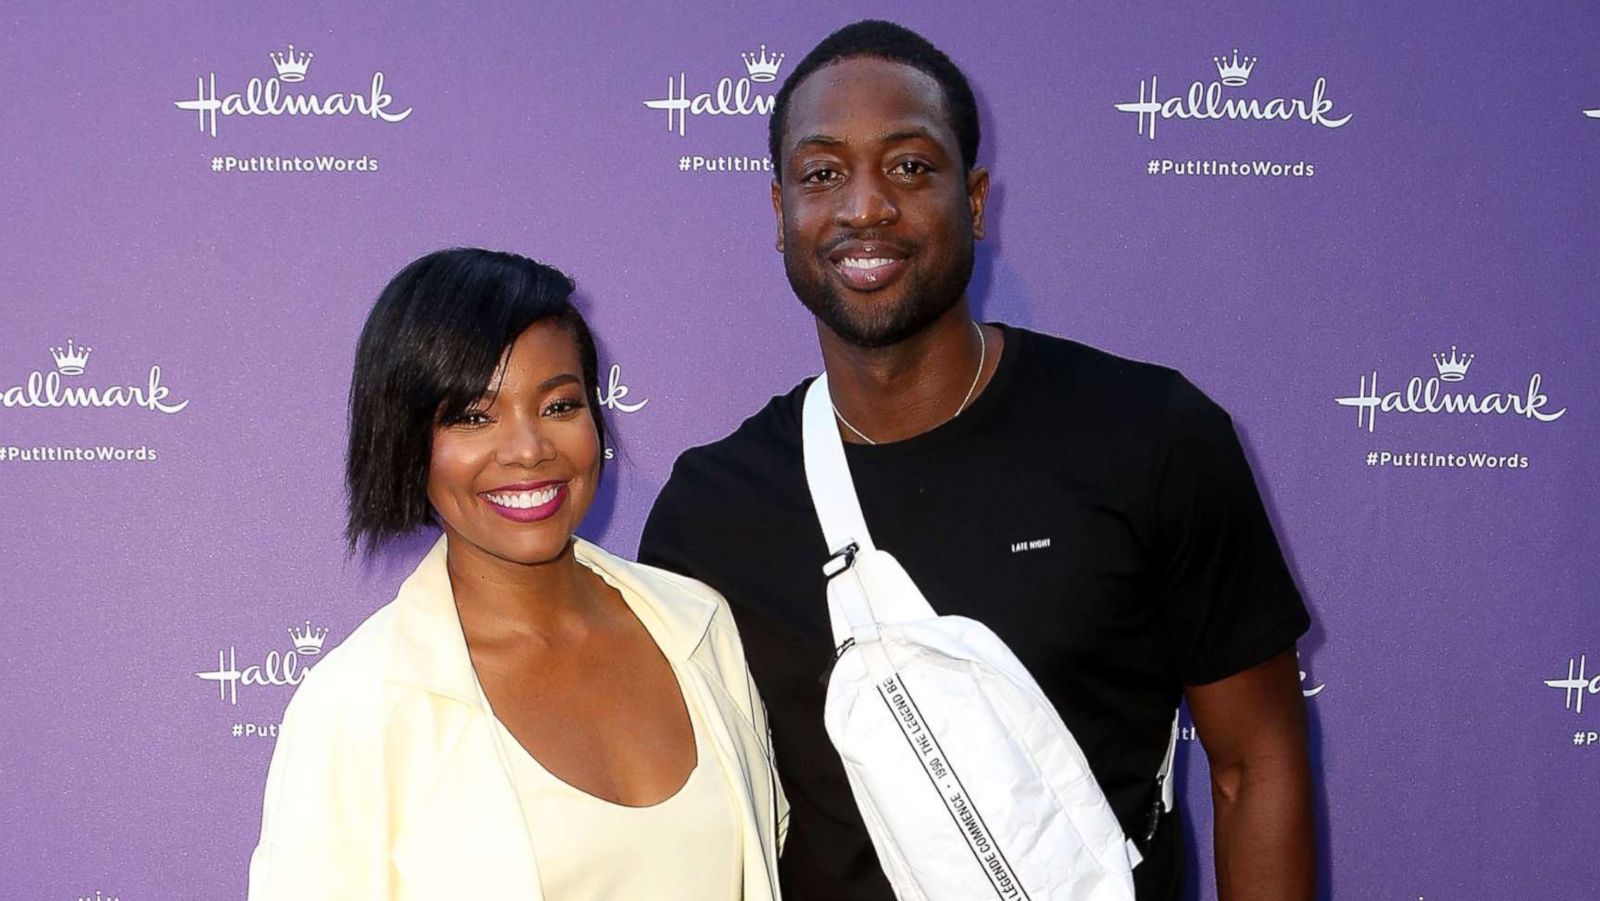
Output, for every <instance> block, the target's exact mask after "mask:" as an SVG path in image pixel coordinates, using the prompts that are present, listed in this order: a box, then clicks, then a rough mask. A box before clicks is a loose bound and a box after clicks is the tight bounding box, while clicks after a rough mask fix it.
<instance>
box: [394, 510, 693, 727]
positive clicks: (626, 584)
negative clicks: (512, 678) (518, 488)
mask: <svg viewBox="0 0 1600 901" xmlns="http://www.w3.org/2000/svg"><path fill="white" fill-rule="evenodd" d="M573 544H574V547H573V550H574V557H575V558H576V559H577V561H578V562H579V563H582V564H583V565H584V566H587V567H589V569H591V570H593V571H594V572H595V573H596V574H597V575H599V576H600V578H602V579H604V580H605V581H606V582H607V583H609V584H610V585H611V586H612V587H614V588H616V589H617V590H618V591H619V592H621V594H622V597H623V599H624V600H626V601H627V603H628V606H629V607H630V608H631V609H632V610H633V612H634V615H635V616H637V617H639V621H640V622H642V623H644V626H645V629H646V630H647V631H649V633H650V637H651V638H652V639H654V640H655V642H656V645H657V646H659V647H660V648H661V652H662V654H664V655H666V657H667V659H668V660H670V661H672V662H673V663H674V664H681V663H687V662H688V660H689V658H690V657H691V656H692V655H693V654H694V652H695V650H696V649H697V648H699V646H700V644H701V642H702V641H704V640H705V637H706V634H707V633H708V632H709V631H710V628H711V620H712V617H713V616H714V615H715V613H716V610H717V603H716V600H715V598H714V596H713V595H711V594H710V593H709V592H707V591H704V590H702V591H695V590H693V589H692V588H690V587H688V586H687V585H684V584H682V582H681V581H680V580H678V579H677V578H676V577H673V576H670V575H667V574H665V573H661V572H658V571H656V570H653V569H650V568H648V567H643V566H640V565H639V564H636V563H629V562H627V561H625V560H622V559H620V558H618V557H616V556H614V555H612V554H610V553H607V552H606V551H603V550H601V549H600V548H599V547H597V546H595V545H593V544H590V543H589V542H587V541H584V540H583V539H581V538H574V539H573ZM394 607H395V631H394V643H393V646H392V648H391V651H390V656H389V660H388V662H387V666H386V670H385V678H386V679H387V681H390V682H395V683H399V684H403V685H411V686H414V687H416V688H420V689H423V690H424V691H428V692H432V693H433V694H437V695H442V696H444V697H447V698H451V699H453V700H456V701H460V702H461V703H463V704H469V705H472V706H475V707H476V706H479V705H480V704H481V701H480V692H479V689H478V680H477V676H476V674H475V673H474V672H473V669H472V658H471V657H470V656H469V655H468V653H467V640H466V636H465V635H463V634H462V631H461V617H460V615H459V614H457V613H456V602H455V592H454V591H453V590H452V589H451V588H450V573H449V571H448V570H447V569H446V567H445V538H444V536H443V535H441V536H439V540H438V541H437V542H435V543H434V545H433V547H432V548H431V549H430V550H429V551H428V553H427V554H426V555H425V556H424V557H423V558H422V562H421V563H419V564H417V568H416V569H415V570H414V571H412V573H411V575H410V576H408V577H407V578H406V580H405V582H403V583H401V585H400V590H399V593H398V594H396V596H395V600H394Z"/></svg>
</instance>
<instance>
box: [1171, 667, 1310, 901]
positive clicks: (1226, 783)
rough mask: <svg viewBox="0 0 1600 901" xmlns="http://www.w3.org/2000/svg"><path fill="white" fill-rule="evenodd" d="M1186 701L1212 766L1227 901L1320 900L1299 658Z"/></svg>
mask: <svg viewBox="0 0 1600 901" xmlns="http://www.w3.org/2000/svg"><path fill="white" fill-rule="evenodd" d="M1185 694H1186V697H1187V698H1188V701H1189V712H1190V713H1191V714H1192V715H1193V717H1194V723H1195V728H1196V729H1197V730H1198V732H1199V735H1200V743H1201V744H1202V745H1203V746H1204V747H1205V751H1206V757H1207V758H1208V759H1209V760H1210V762H1211V803H1212V810H1213V823H1214V827H1213V829H1214V835H1215V842H1216V868H1217V897H1218V899H1219V901H1254V899H1262V901H1289V899H1305V901H1310V899H1311V897H1312V896H1313V894H1314V893H1315V891H1316V851H1315V840H1314V835H1313V831H1314V830H1313V827H1312V816H1311V767H1310V762H1309V759H1308V754H1307V747H1306V745H1307V741H1306V709H1305V698H1304V697H1302V696H1301V694H1300V677H1299V663H1298V661H1297V659H1296V657H1295V652H1294V649H1293V648H1290V649H1289V650H1287V651H1284V652H1283V653H1281V654H1279V655H1277V656H1276V657H1273V658H1272V659H1270V660H1268V661H1266V662H1265V663H1262V664H1259V665H1257V666H1253V667H1251V668H1249V669H1247V670H1244V671H1243V672H1240V673H1238V674H1236V675H1232V676H1229V677H1227V678H1225V679H1221V680H1219V681H1216V682H1212V683H1210V684H1207V685H1193V686H1190V687H1189V688H1188V689H1186V692H1185Z"/></svg>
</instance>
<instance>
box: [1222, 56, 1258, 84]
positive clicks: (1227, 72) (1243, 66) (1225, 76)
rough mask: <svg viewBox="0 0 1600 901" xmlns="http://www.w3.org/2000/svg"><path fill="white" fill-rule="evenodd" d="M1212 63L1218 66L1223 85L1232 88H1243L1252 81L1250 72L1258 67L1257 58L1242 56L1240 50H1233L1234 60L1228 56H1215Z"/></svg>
mask: <svg viewBox="0 0 1600 901" xmlns="http://www.w3.org/2000/svg"><path fill="white" fill-rule="evenodd" d="M1211 61H1212V62H1214V63H1216V64H1217V74H1218V75H1220V76H1222V83H1223V84H1225V85H1227V86H1228V87H1230V88H1238V87H1243V86H1244V85H1245V84H1246V83H1248V82H1249V81H1250V70H1252V69H1254V68H1255V67H1256V58H1255V57H1253V56H1240V55H1239V48H1238V47H1235V48H1233V58H1232V59H1229V58H1228V57H1226V56H1213V57H1211Z"/></svg>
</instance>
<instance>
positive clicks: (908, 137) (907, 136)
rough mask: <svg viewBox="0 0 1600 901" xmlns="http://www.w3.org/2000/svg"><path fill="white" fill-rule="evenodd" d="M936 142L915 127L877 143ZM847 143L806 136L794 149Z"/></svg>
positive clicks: (897, 132)
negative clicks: (811, 145) (809, 145)
mask: <svg viewBox="0 0 1600 901" xmlns="http://www.w3.org/2000/svg"><path fill="white" fill-rule="evenodd" d="M935 140H937V138H935V137H934V134H933V132H931V131H929V130H928V129H926V128H921V127H914V128H901V129H898V130H896V131H891V132H889V133H887V134H882V135H879V136H878V138H877V141H876V143H879V144H899V143H901V142H903V141H935ZM847 143H849V142H847V141H845V139H843V138H840V137H835V136H834V135H829V134H810V135H806V136H804V137H802V138H800V139H799V140H797V141H795V142H794V147H795V148H797V149H798V148H800V147H804V146H806V145H808V144H820V145H822V146H824V147H843V146H844V145H845V144H847Z"/></svg>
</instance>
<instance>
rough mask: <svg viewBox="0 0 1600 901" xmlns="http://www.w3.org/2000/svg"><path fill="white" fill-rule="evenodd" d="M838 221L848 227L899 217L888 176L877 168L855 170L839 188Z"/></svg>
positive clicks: (859, 227) (898, 209) (864, 225)
mask: <svg viewBox="0 0 1600 901" xmlns="http://www.w3.org/2000/svg"><path fill="white" fill-rule="evenodd" d="M836 218H837V220H838V223H839V224H840V225H844V226H848V227H850V228H858V229H864V228H873V227H875V226H880V225H888V224H890V223H893V222H895V221H896V220H898V219H899V218H900V208H899V207H898V206H897V205H896V204H895V199H894V195H893V192H892V191H891V190H890V185H889V183H888V180H887V179H885V178H884V177H883V175H882V173H879V172H872V171H868V172H864V173H858V174H857V175H855V176H854V177H852V178H851V179H850V181H849V182H848V183H846V184H845V186H844V189H843V190H842V191H840V192H839V206H838V208H837V216H836Z"/></svg>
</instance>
